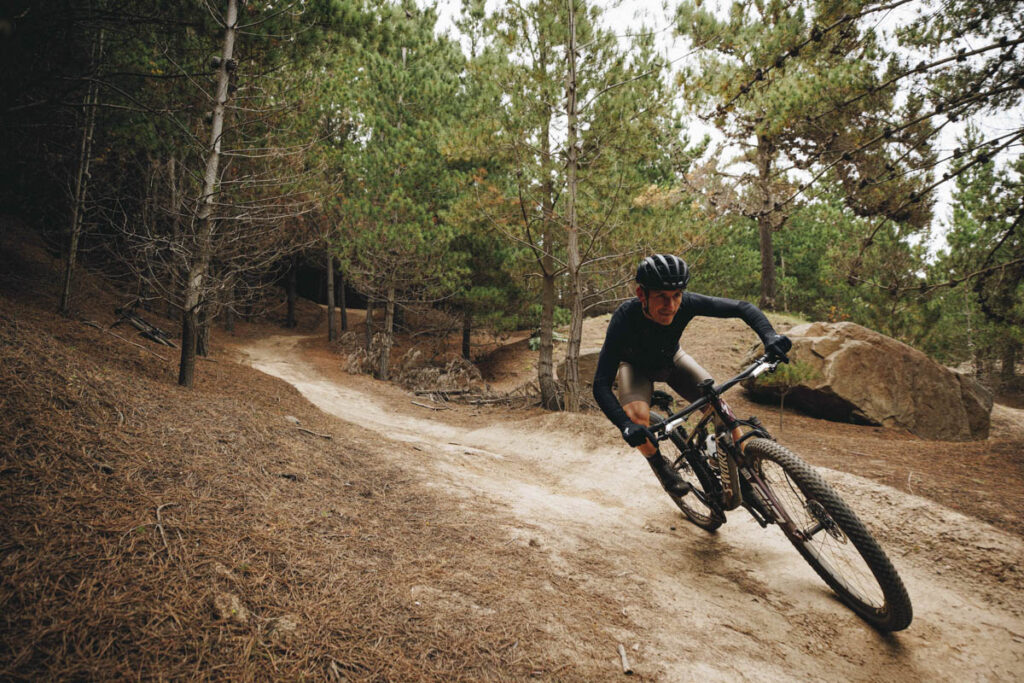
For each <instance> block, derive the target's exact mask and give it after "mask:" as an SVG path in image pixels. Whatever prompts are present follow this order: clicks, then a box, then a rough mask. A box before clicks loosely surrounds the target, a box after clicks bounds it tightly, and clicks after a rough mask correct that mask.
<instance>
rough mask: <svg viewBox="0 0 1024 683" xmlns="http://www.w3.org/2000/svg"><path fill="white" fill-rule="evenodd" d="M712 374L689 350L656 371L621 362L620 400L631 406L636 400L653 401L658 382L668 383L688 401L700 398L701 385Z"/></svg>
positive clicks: (618, 379)
mask: <svg viewBox="0 0 1024 683" xmlns="http://www.w3.org/2000/svg"><path fill="white" fill-rule="evenodd" d="M705 379H711V374H710V373H709V372H708V371H707V370H705V369H704V368H702V367H701V366H700V365H699V364H698V363H697V361H695V360H694V359H693V358H692V357H691V356H690V355H689V354H688V353H686V352H685V351H683V350H682V349H679V350H678V351H676V355H675V356H674V357H673V358H672V365H668V366H665V367H664V368H658V370H656V371H655V372H652V373H643V372H640V371H639V370H637V369H636V368H635V367H633V366H632V365H631V364H629V363H626V362H622V363H620V364H619V372H618V374H617V375H616V380H617V381H618V384H619V403H620V404H621V405H627V404H629V403H632V402H634V401H643V402H644V403H646V404H647V405H650V404H651V394H652V392H653V391H654V383H655V382H665V383H666V384H668V385H669V386H670V387H672V389H673V390H674V391H675V392H676V393H677V394H679V395H680V396H682V397H683V398H685V399H686V400H688V401H696V400H697V399H698V398H700V396H701V393H700V390H699V389H698V388H697V385H698V384H699V383H700V382H702V381H703V380H705Z"/></svg>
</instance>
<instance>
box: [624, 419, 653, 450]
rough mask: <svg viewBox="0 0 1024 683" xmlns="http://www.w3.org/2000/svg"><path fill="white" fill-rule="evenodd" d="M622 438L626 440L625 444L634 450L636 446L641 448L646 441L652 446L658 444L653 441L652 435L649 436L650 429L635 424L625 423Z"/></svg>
mask: <svg viewBox="0 0 1024 683" xmlns="http://www.w3.org/2000/svg"><path fill="white" fill-rule="evenodd" d="M622 438H623V439H625V440H626V443H628V444H629V445H630V446H633V447H634V448H635V447H637V446H643V445H644V443H646V442H647V441H648V440H650V442H651V443H653V444H657V443H658V442H657V441H656V440H655V439H654V434H651V430H650V429H648V428H647V427H644V426H643V425H638V424H637V423H636V422H627V423H626V426H625V427H623V428H622Z"/></svg>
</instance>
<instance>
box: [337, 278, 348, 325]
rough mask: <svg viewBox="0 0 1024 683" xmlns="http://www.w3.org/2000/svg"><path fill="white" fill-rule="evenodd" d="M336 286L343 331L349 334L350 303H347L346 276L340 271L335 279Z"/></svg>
mask: <svg viewBox="0 0 1024 683" xmlns="http://www.w3.org/2000/svg"><path fill="white" fill-rule="evenodd" d="M334 286H335V288H336V289H337V290H338V291H337V293H336V294H335V296H334V298H335V300H336V301H337V302H338V308H339V309H340V310H341V331H342V332H348V303H347V302H346V301H345V298H346V297H345V275H344V273H342V272H341V271H340V270H339V271H338V276H337V277H336V278H335V279H334Z"/></svg>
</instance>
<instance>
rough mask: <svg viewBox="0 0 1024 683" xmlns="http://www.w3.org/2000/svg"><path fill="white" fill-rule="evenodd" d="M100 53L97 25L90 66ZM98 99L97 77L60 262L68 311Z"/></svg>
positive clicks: (62, 308)
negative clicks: (65, 253)
mask: <svg viewBox="0 0 1024 683" xmlns="http://www.w3.org/2000/svg"><path fill="white" fill-rule="evenodd" d="M102 56H103V29H100V31H99V35H98V36H97V37H96V42H95V43H94V44H93V49H92V58H93V59H92V61H93V68H94V69H95V68H97V67H98V66H99V63H100V59H101V57H102ZM98 101H99V85H98V79H93V81H92V83H90V84H89V91H88V93H87V94H86V96H85V102H84V103H83V104H84V105H85V107H84V108H85V125H83V126H82V141H81V144H80V145H79V149H78V175H77V176H76V178H75V198H74V204H73V205H72V207H71V234H70V236H69V238H68V256H67V260H66V261H65V262H64V278H63V282H62V283H61V289H60V303H59V304H58V307H57V308H58V311H59V312H60V314H61V315H64V316H69V315H71V282H72V280H73V279H74V277H75V263H76V261H77V260H78V242H79V240H80V239H81V235H82V218H83V215H84V213H85V206H84V205H85V195H86V190H87V188H88V186H89V157H90V156H91V153H92V140H93V132H94V131H95V129H96V105H97V103H98Z"/></svg>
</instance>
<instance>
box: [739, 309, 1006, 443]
mask: <svg viewBox="0 0 1024 683" xmlns="http://www.w3.org/2000/svg"><path fill="white" fill-rule="evenodd" d="M786 334H787V335H788V336H789V337H790V338H791V339H792V340H793V350H792V351H791V352H790V360H791V361H792V362H794V363H796V362H803V363H805V364H807V365H808V366H810V367H811V368H813V369H814V371H815V372H812V373H810V374H812V375H813V377H812V378H811V379H806V380H803V381H802V382H801V383H800V384H798V385H797V386H796V387H795V388H793V389H792V390H791V392H790V393H788V394H787V395H786V398H785V400H786V404H787V405H793V406H796V407H799V408H801V409H802V410H803V411H805V412H806V413H808V414H810V415H814V416H817V417H823V418H826V419H830V420H838V421H843V422H856V423H861V424H874V425H882V426H886V427H903V428H905V429H907V430H909V431H910V432H912V433H913V434H915V435H917V436H919V437H921V438H924V439H939V440H945V441H968V440H972V439H984V438H987V437H988V429H989V417H990V414H991V412H992V394H991V393H990V392H989V391H988V390H987V389H985V388H984V387H983V386H982V385H981V384H979V383H978V382H977V381H976V380H974V379H972V378H970V377H968V376H966V375H963V374H961V373H959V372H956V371H954V370H950V369H949V368H946V367H945V366H942V365H939V364H938V363H936V362H935V361H933V360H931V359H930V358H928V356H926V355H925V354H923V353H921V352H920V351H918V350H916V349H914V348H911V347H910V346H907V345H906V344H904V343H902V342H899V341H896V340H895V339H893V338H891V337H887V336H885V335H883V334H879V333H878V332H874V331H872V330H869V329H867V328H866V327H861V326H860V325H856V324H854V323H847V322H844V323H820V322H817V323H808V324H805V325H799V326H797V327H794V328H792V329H791V330H789V331H788V332H787V333H786ZM745 386H746V389H747V392H748V393H749V394H751V395H752V396H753V397H754V398H755V399H762V400H766V399H769V398H776V397H777V396H778V389H777V388H772V387H769V386H763V385H761V384H760V383H748V384H747V385H745ZM776 400H777V399H776Z"/></svg>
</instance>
